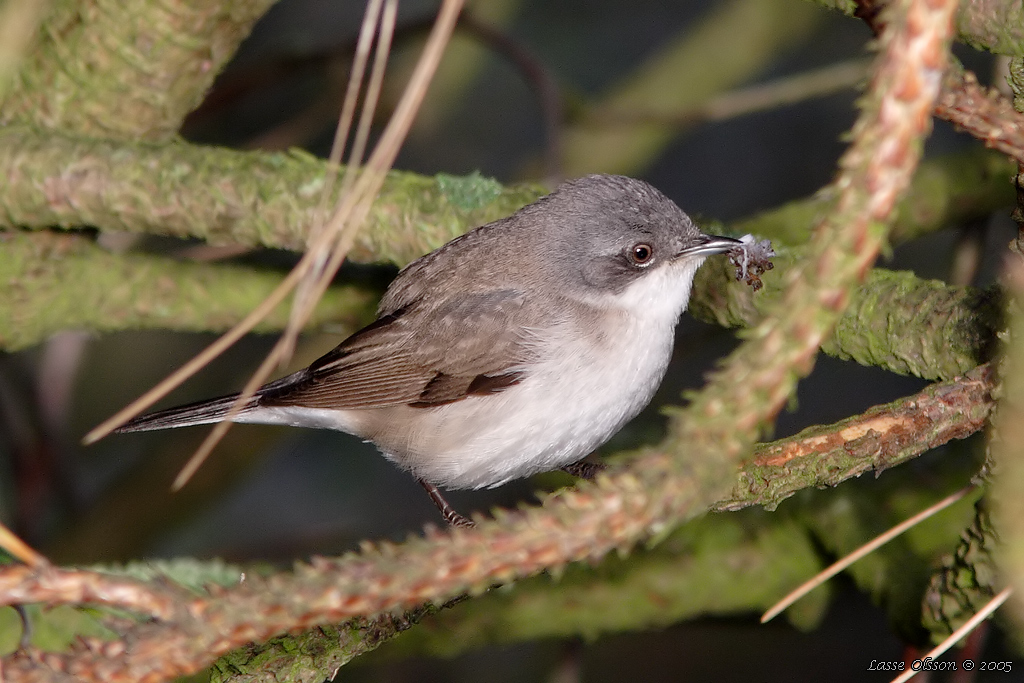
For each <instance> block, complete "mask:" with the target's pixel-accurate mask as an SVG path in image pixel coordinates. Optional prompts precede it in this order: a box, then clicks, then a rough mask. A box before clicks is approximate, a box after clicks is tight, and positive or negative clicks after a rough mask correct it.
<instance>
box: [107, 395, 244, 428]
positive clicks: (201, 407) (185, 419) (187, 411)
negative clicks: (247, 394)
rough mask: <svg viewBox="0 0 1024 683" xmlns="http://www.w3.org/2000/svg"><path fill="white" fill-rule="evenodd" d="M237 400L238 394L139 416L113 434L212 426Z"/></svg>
mask: <svg viewBox="0 0 1024 683" xmlns="http://www.w3.org/2000/svg"><path fill="white" fill-rule="evenodd" d="M237 399H238V394H231V395H230V396H221V397H220V398H211V399H208V400H206V401H198V402H196V403H189V404H188V405H184V406H178V407H176V408H168V409H167V410H159V411H157V412H155V413H148V414H146V415H139V416H138V417H136V418H134V419H132V420H129V421H128V422H126V423H125V424H123V425H121V426H120V427H118V428H117V429H115V430H114V433H115V434H124V433H126V432H149V431H153V430H156V429H170V428H172V427H188V426H191V425H204V424H212V423H214V422H221V421H223V420H224V418H225V417H226V416H227V414H228V412H229V411H230V410H231V406H233V405H234V404H235V401H236V400H237ZM257 402H258V399H257V397H255V396H254V397H253V398H251V399H249V402H248V403H247V404H246V405H244V406H242V408H241V409H240V410H239V411H238V416H241V415H243V414H245V413H246V412H249V411H251V410H252V409H253V408H255V407H256V406H257Z"/></svg>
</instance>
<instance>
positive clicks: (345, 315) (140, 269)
mask: <svg viewBox="0 0 1024 683" xmlns="http://www.w3.org/2000/svg"><path fill="white" fill-rule="evenodd" d="M0 245H2V249H0V298H2V299H3V301H4V305H3V306H2V307H0V349H4V350H7V351H13V350H18V349H21V348H25V347H27V346H31V345H34V344H38V343H39V342H41V341H42V340H44V339H46V337H48V336H49V335H51V334H53V333H55V332H58V331H60V330H64V329H85V330H90V331H96V332H108V331H114V330H130V329H139V328H152V327H160V328H163V329H169V330H179V331H209V330H221V329H226V328H227V327H229V326H231V325H232V324H234V323H236V322H237V321H238V320H239V319H240V318H241V317H243V316H244V315H245V314H246V313H247V312H248V311H250V310H252V309H253V308H255V307H256V305H257V304H259V303H260V302H261V301H262V300H263V299H264V298H265V297H266V296H267V295H268V294H269V293H270V292H271V291H272V290H273V289H274V288H275V287H276V286H277V285H278V284H279V282H280V279H281V276H280V275H279V274H278V273H276V272H274V271H267V270H258V269H255V268H248V267H244V266H235V265H228V264H219V265H211V264H206V263H193V262H187V261H175V260H173V259H169V258H167V257H161V256H154V255H150V254H139V253H126V254H115V253H111V252H108V251H106V250H104V249H101V248H100V247H98V246H96V244H95V243H94V242H93V241H92V240H91V239H88V238H85V237H82V236H79V235H69V234H53V233H35V234H32V233H24V232H7V233H3V232H0ZM375 304H376V301H375V297H374V296H373V294H372V293H371V292H368V291H366V290H364V289H360V288H357V287H354V286H346V287H333V288H331V289H328V291H327V293H326V295H325V296H324V298H323V300H322V301H321V302H320V305H319V306H318V307H317V310H316V313H315V314H314V317H313V319H312V321H311V322H312V324H313V325H318V324H322V323H324V322H327V321H330V322H332V323H337V324H339V325H341V326H342V327H343V328H347V329H349V330H352V331H354V330H356V329H358V328H359V327H360V326H361V325H363V324H365V323H367V322H368V321H369V320H370V319H372V316H373V310H374V308H375ZM288 314H289V311H288V309H287V308H286V307H281V308H280V309H279V310H276V311H274V312H273V313H272V314H271V315H270V316H268V317H267V318H265V319H264V320H263V321H262V322H261V323H260V325H258V326H257V328H256V329H257V331H270V330H280V329H282V328H283V326H284V325H285V324H286V323H287V321H288Z"/></svg>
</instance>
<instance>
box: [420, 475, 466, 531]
mask: <svg viewBox="0 0 1024 683" xmlns="http://www.w3.org/2000/svg"><path fill="white" fill-rule="evenodd" d="M416 481H418V482H419V483H420V486H422V487H423V488H425V489H426V490H427V495H428V496H430V500H432V501H434V505H436V506H437V509H438V510H440V511H441V516H442V517H444V521H446V522H448V524H449V525H450V526H476V525H475V524H474V523H473V520H471V519H469V518H468V517H463V516H462V515H460V514H459V513H458V512H456V511H455V508H453V507H452V506H451V504H450V503H449V502H448V501H447V500H445V499H444V496H442V495H441V492H440V491H438V490H437V487H436V486H434V485H433V484H431V483H430V482H428V481H425V480H423V479H417V480H416Z"/></svg>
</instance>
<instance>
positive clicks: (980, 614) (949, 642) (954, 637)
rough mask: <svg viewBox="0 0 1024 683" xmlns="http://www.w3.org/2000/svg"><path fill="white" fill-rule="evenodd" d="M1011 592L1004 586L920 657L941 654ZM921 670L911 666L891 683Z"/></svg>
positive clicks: (904, 679) (973, 627)
mask: <svg viewBox="0 0 1024 683" xmlns="http://www.w3.org/2000/svg"><path fill="white" fill-rule="evenodd" d="M1012 594H1013V589H1012V588H1004V589H1003V590H1002V591H1001V592H1000V593H999V595H997V596H995V597H994V598H992V599H991V600H989V601H988V603H987V604H986V605H985V606H984V607H982V608H981V609H980V610H978V613H977V614H975V615H974V616H973V617H971V618H970V619H969V620H968V621H967V623H965V624H964V625H963V626H961V627H960V628H958V629H957V630H955V631H953V633H951V634H950V636H949V637H948V638H946V639H945V640H943V641H942V642H941V643H939V644H938V645H936V646H935V647H934V648H932V649H931V650H929V651H928V654H926V655H925V656H924V657H922V658H921V659H922V660H926V659H935V658H936V657H939V656H941V655H942V653H944V652H945V651H946V650H948V649H949V648H951V647H953V646H954V645H956V644H957V643H958V642H959V641H960V639H961V638H963V637H964V636H966V635H967V634H968V633H970V632H971V631H973V630H974V629H975V628H976V627H977V626H978V624H980V623H981V622H983V621H985V620H986V619H988V617H989V615H990V614H992V613H993V612H995V611H996V610H997V609H999V608H1000V607H1001V606H1002V604H1003V603H1004V602H1006V599H1007V598H1009V597H1010V595H1012ZM922 668H923V667H922ZM921 670H922V669H918V670H917V671H915V670H914V669H913V668H911V669H910V670H908V671H904V672H903V673H902V674H900V675H899V676H897V677H896V678H894V679H892V683H906V681H909V680H910V679H911V678H913V677H914V676H916V675H917V674H918V673H920V672H921Z"/></svg>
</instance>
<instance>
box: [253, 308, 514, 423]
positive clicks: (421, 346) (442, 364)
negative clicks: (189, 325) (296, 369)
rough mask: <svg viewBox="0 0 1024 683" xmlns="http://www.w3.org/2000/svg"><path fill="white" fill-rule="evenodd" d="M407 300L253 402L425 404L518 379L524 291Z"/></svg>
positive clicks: (352, 405) (343, 405)
mask: <svg viewBox="0 0 1024 683" xmlns="http://www.w3.org/2000/svg"><path fill="white" fill-rule="evenodd" d="M431 299H432V300H433V301H436V302H437V303H436V304H434V305H431V306H428V305H426V304H424V303H423V302H422V300H421V301H418V302H412V303H410V304H407V305H405V306H403V307H402V308H399V309H397V310H395V311H393V312H391V313H389V314H386V315H383V316H381V317H380V318H379V319H378V320H377V321H375V322H373V323H372V324H370V325H368V326H367V327H365V328H363V329H362V330H360V331H359V332H356V333H355V334H354V335H352V336H351V337H349V338H348V339H346V340H345V341H344V342H342V343H341V344H340V345H339V346H338V347H337V348H335V349H334V350H332V351H330V352H329V353H327V354H325V355H324V356H323V357H321V358H320V359H318V360H317V361H315V362H314V363H313V364H312V365H310V367H309V368H308V369H307V370H306V371H304V372H303V373H298V374H296V375H295V376H294V377H295V380H294V381H293V382H291V383H289V384H288V385H285V386H280V385H279V386H277V387H273V388H271V387H269V386H268V387H267V388H266V390H264V391H261V392H260V405H265V406H294V405H299V406H304V407H309V408H333V409H355V408H383V407H387V406H397V405H411V406H415V407H427V406H434V405H441V404H445V403H452V402H454V401H458V400H461V399H463V398H466V397H467V396H472V395H480V394H489V393H494V392H496V391H501V390H502V389H505V388H507V387H510V386H512V385H514V384H517V383H519V382H520V381H522V380H523V378H524V374H523V371H522V366H523V364H524V363H526V362H527V361H528V360H529V359H530V357H531V353H530V349H529V348H528V345H527V344H526V343H525V342H524V339H523V337H522V335H521V334H519V333H518V331H519V330H521V329H522V328H523V327H524V325H525V324H526V321H525V320H524V319H523V311H522V309H523V303H524V301H525V296H524V295H523V294H522V292H520V291H518V290H514V289H503V290H495V291H490V292H481V293H475V294H468V295H465V294H464V295H460V296H458V297H447V298H444V297H436V296H432V297H431Z"/></svg>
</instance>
